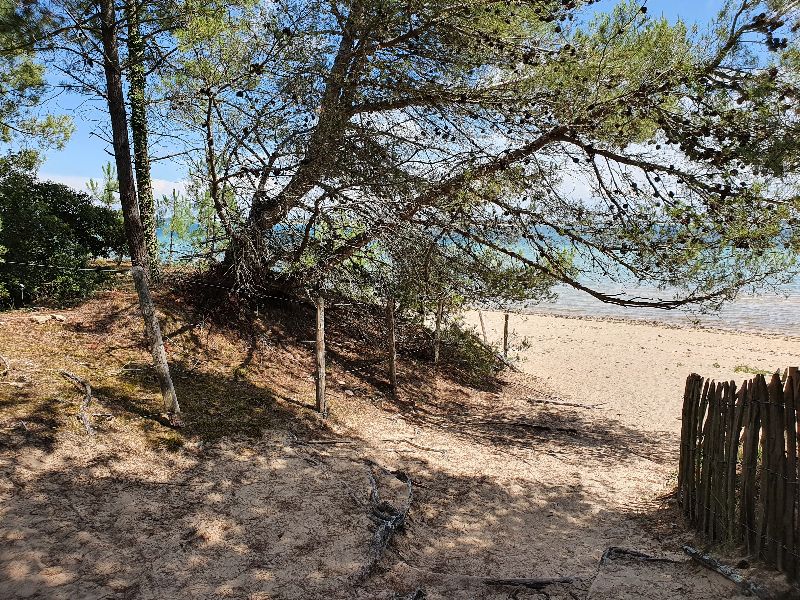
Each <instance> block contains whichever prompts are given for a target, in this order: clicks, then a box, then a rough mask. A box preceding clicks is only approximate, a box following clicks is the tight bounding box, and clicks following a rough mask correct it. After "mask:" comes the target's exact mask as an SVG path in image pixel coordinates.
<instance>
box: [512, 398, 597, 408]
mask: <svg viewBox="0 0 800 600" xmlns="http://www.w3.org/2000/svg"><path fill="white" fill-rule="evenodd" d="M525 400H527V401H528V402H531V403H533V404H554V405H556V406H569V407H572V408H597V407H598V406H602V405H603V404H604V403H601V404H576V403H574V402H557V401H556V400H539V399H537V398H525Z"/></svg>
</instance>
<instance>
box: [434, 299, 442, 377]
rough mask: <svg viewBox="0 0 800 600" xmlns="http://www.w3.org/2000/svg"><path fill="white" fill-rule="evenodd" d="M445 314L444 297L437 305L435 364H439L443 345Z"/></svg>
mask: <svg viewBox="0 0 800 600" xmlns="http://www.w3.org/2000/svg"><path fill="white" fill-rule="evenodd" d="M443 314H444V299H441V300H439V305H438V306H437V307H436V329H435V331H434V332H433V364H435V365H438V364H439V350H440V347H441V345H442V315H443Z"/></svg>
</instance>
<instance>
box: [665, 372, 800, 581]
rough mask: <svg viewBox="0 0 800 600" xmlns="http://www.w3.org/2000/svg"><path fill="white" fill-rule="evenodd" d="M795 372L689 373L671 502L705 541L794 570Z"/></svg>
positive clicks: (799, 423) (798, 536)
mask: <svg viewBox="0 0 800 600" xmlns="http://www.w3.org/2000/svg"><path fill="white" fill-rule="evenodd" d="M799 411H800V376H798V370H797V368H791V369H788V370H787V371H786V372H785V376H784V378H783V380H782V378H781V377H780V376H779V375H778V374H777V373H776V374H775V375H773V376H772V377H771V380H770V382H769V383H767V380H766V379H765V378H764V376H763V375H757V376H756V377H754V378H753V379H751V380H749V381H745V382H744V383H743V384H742V386H741V388H738V389H737V387H736V383H735V382H733V381H724V382H714V381H713V380H708V379H704V378H702V377H700V376H699V375H696V374H692V375H690V376H689V377H688V379H687V380H686V392H685V394H684V401H683V414H682V422H683V425H682V429H681V454H680V465H679V469H678V499H679V502H680V505H681V507H682V509H683V513H684V515H685V516H686V518H687V520H688V521H689V522H690V523H691V524H692V525H693V526H694V527H695V528H696V529H697V531H699V532H700V533H701V534H703V535H704V536H705V537H706V539H708V540H709V541H710V542H716V543H724V544H728V545H731V546H737V547H743V548H744V549H745V550H746V552H747V553H748V554H750V555H751V556H754V557H758V558H761V559H763V560H764V561H765V562H767V563H768V564H770V565H773V566H775V567H777V568H778V569H779V570H781V571H783V572H785V573H786V574H787V575H788V576H789V578H790V579H793V580H797V579H798V576H799V575H800V493H798V464H800V463H799V462H798V439H800V418H798V417H800V414H798V412H799Z"/></svg>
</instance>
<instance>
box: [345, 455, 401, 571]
mask: <svg viewBox="0 0 800 600" xmlns="http://www.w3.org/2000/svg"><path fill="white" fill-rule="evenodd" d="M367 465H368V466H369V470H368V472H367V476H368V477H369V482H370V485H371V488H372V489H371V490H370V501H371V502H372V507H371V513H372V514H371V515H370V518H371V519H372V520H374V521H376V522H377V523H378V528H377V529H376V530H375V535H373V537H372V545H371V547H370V557H369V559H368V560H367V562H366V563H365V564H364V566H363V567H361V569H360V570H359V572H358V573H357V574H356V576H355V580H356V582H357V583H358V582H361V581H363V580H364V579H366V578H367V577H369V575H370V573H371V572H372V569H373V568H375V565H376V564H377V563H378V561H379V560H380V559H381V557H382V556H383V553H384V551H385V550H386V547H387V546H388V545H389V541H390V540H391V539H392V536H393V535H394V534H395V532H397V531H398V530H400V529H402V528H403V526H404V525H405V522H406V516H407V515H408V511H409V509H410V508H411V499H412V497H413V493H414V492H413V485H412V483H411V478H410V477H409V476H408V475H407V474H406V473H404V472H403V471H394V472H392V471H389V470H387V469H384V468H383V467H379V466H378V465H376V464H375V463H374V462H372V461H369V460H368V461H367ZM376 468H379V469H380V470H381V471H383V472H384V473H386V474H389V475H392V476H393V477H395V478H397V479H398V480H400V481H402V482H403V483H405V484H406V488H407V490H408V495H407V497H406V501H405V504H404V505H403V506H402V507H401V508H397V507H395V506H394V505H392V504H390V503H389V502H387V501H386V500H381V495H380V491H379V490H378V482H377V481H376V479H375V470H376Z"/></svg>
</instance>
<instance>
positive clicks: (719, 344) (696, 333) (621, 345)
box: [464, 312, 800, 434]
mask: <svg viewBox="0 0 800 600" xmlns="http://www.w3.org/2000/svg"><path fill="white" fill-rule="evenodd" d="M483 318H484V323H485V325H486V334H487V338H488V341H489V342H490V343H493V344H495V345H496V346H497V347H498V348H499V347H502V339H503V313H501V312H484V313H483ZM464 320H465V322H466V323H467V324H468V325H470V326H472V327H474V328H475V331H476V332H478V333H479V334H480V324H479V318H478V313H477V312H470V313H467V314H466V315H465V317H464ZM509 332H510V335H509V339H510V345H511V347H512V349H511V350H510V352H509V355H510V357H511V358H512V359H513V360H514V361H515V362H516V363H517V366H518V367H519V368H520V369H521V370H522V371H524V372H525V373H528V374H530V375H532V376H534V377H535V378H536V379H537V380H538V381H539V382H540V383H541V384H542V386H544V387H545V388H547V389H549V390H551V391H552V393H554V394H555V395H558V396H559V397H561V398H563V399H569V401H571V402H575V403H580V404H599V405H600V406H599V407H598V408H599V410H601V411H602V412H604V413H606V414H608V415H609V416H613V417H614V418H616V419H619V420H620V421H621V422H623V423H625V424H626V425H630V426H631V427H636V428H637V429H640V430H642V431H665V432H671V433H675V434H677V433H679V432H680V415H681V403H682V401H683V391H684V385H685V383H686V377H687V376H688V375H689V374H690V373H698V374H699V375H702V376H703V377H711V378H713V379H715V380H717V381H730V380H733V381H736V382H737V383H740V382H741V381H743V380H745V379H750V378H751V377H753V373H752V372H753V371H755V370H760V371H768V372H774V371H775V370H777V369H780V370H781V371H783V369H785V368H786V367H787V366H790V365H791V366H796V365H798V364H800V337H790V336H778V335H759V334H754V333H744V332H738V331H733V330H722V329H704V328H690V327H681V326H677V325H667V324H663V323H656V322H645V321H636V320H623V319H610V318H591V317H564V316H555V315H543V314H519V313H512V314H511V315H510V316H509ZM798 333H800V330H798ZM524 342H527V344H528V345H529V347H527V348H522V349H520V346H521V345H522V344H523V343H524Z"/></svg>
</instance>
